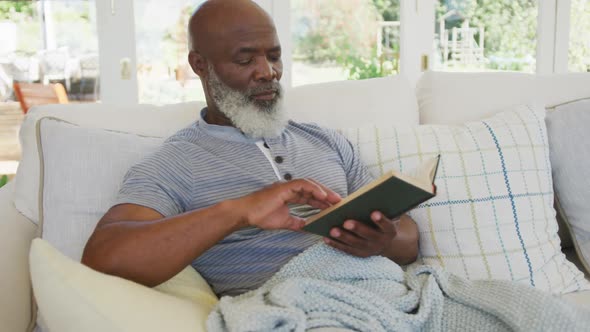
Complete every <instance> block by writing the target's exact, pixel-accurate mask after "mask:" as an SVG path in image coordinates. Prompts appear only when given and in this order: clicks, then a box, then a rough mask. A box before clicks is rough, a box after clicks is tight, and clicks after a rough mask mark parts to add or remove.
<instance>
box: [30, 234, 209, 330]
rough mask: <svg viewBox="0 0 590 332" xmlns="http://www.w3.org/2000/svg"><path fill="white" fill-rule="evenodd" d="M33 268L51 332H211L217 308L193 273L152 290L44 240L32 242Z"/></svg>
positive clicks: (180, 276) (44, 315)
mask: <svg viewBox="0 0 590 332" xmlns="http://www.w3.org/2000/svg"><path fill="white" fill-rule="evenodd" d="M29 263H30V269H31V279H32V282H33V290H34V293H35V297H36V300H37V303H38V306H39V309H40V312H41V315H42V316H43V323H44V325H45V326H44V329H46V330H48V331H62V332H68V331H72V332H74V331H75V332H78V331H88V332H91V331H97V332H98V331H101V332H102V331H146V332H147V331H187V332H188V331H191V332H193V331H206V328H205V321H206V319H207V315H208V314H209V312H210V311H211V309H212V308H213V306H214V305H215V304H216V303H217V298H216V297H215V295H213V294H212V293H211V292H210V290H209V289H208V287H207V283H206V282H205V281H204V280H203V279H201V278H200V277H199V276H198V275H193V274H194V270H192V268H190V267H188V268H187V269H185V270H184V271H182V272H181V273H180V274H179V275H177V276H176V277H175V278H172V279H171V280H169V281H168V282H166V283H164V284H162V285H160V286H158V287H156V288H154V289H151V288H148V287H145V286H142V285H139V284H136V283H133V282H131V281H128V280H125V279H121V278H117V277H113V276H109V275H106V274H102V273H99V272H96V271H94V270H91V269H90V268H88V267H86V266H84V265H82V264H80V263H78V262H75V261H73V260H71V259H69V258H67V257H65V256H64V255H62V254H61V253H60V252H59V251H58V250H56V249H55V248H53V247H52V246H51V245H50V244H49V243H47V242H46V241H43V240H41V239H36V240H34V241H33V244H32V246H31V251H30V259H29ZM191 273H193V274H191ZM177 294H183V296H178V295H177ZM130 309H131V310H130Z"/></svg>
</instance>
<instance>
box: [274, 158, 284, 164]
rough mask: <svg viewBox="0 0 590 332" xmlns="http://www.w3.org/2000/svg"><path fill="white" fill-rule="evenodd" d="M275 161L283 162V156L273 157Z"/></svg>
mask: <svg viewBox="0 0 590 332" xmlns="http://www.w3.org/2000/svg"><path fill="white" fill-rule="evenodd" d="M275 161H276V162H277V164H281V163H282V162H283V157H281V156H276V157H275Z"/></svg>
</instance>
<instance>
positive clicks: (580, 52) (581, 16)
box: [569, 0, 590, 72]
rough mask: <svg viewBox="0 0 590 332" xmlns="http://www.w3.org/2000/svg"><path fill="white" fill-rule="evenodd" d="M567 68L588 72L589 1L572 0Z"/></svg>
mask: <svg viewBox="0 0 590 332" xmlns="http://www.w3.org/2000/svg"><path fill="white" fill-rule="evenodd" d="M570 29H571V30H570V48H569V69H570V70H572V71H585V72H590V1H587V0H572V16H571V27H570Z"/></svg>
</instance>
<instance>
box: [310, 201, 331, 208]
mask: <svg viewBox="0 0 590 332" xmlns="http://www.w3.org/2000/svg"><path fill="white" fill-rule="evenodd" d="M307 204H309V205H310V206H311V207H313V208H316V209H322V210H323V209H327V208H329V207H330V206H331V205H330V204H328V203H326V202H323V201H318V200H316V199H311V200H309V201H307Z"/></svg>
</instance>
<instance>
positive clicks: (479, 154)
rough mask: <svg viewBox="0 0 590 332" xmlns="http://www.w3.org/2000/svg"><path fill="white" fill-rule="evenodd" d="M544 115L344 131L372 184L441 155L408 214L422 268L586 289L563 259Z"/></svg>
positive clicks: (522, 111)
mask: <svg viewBox="0 0 590 332" xmlns="http://www.w3.org/2000/svg"><path fill="white" fill-rule="evenodd" d="M544 116H545V114H544V111H543V110H542V109H541V110H538V111H534V110H532V109H531V108H529V107H528V106H521V107H515V108H514V109H512V110H508V111H505V112H502V113H499V114H497V115H496V116H494V117H491V118H488V119H485V120H483V121H476V122H467V123H465V124H463V125H458V126H450V125H447V126H445V125H421V126H417V127H396V126H379V127H361V128H351V129H346V130H343V131H344V133H345V135H346V136H347V137H348V138H349V139H350V141H351V142H353V144H356V145H357V146H358V148H359V150H360V153H361V158H362V159H363V161H364V162H365V163H366V164H367V165H368V167H369V169H370V171H371V172H372V173H373V174H374V175H376V176H378V175H381V174H383V173H384V172H386V171H388V170H390V169H396V170H398V171H401V172H408V171H411V170H412V169H413V168H415V167H416V166H418V164H419V163H420V162H421V161H422V160H423V159H427V158H430V157H433V156H436V155H438V154H440V155H441V164H440V166H439V169H438V173H437V180H436V185H437V188H438V194H437V196H436V197H435V198H433V199H432V200H430V201H428V202H426V203H423V204H421V205H420V206H418V207H417V208H416V209H415V210H413V211H412V212H411V213H410V215H411V216H412V217H413V219H414V220H415V221H416V222H417V224H418V227H419V230H420V255H421V262H424V263H427V264H434V265H439V266H442V267H444V268H445V269H447V270H448V271H450V272H451V273H455V274H457V275H460V276H462V277H465V278H467V279H505V280H515V281H519V282H522V283H525V284H529V285H531V286H535V287H537V288H539V289H543V290H546V291H550V292H553V293H567V292H572V291H577V290H581V289H588V288H590V287H589V286H590V284H589V283H588V282H587V281H586V280H585V279H584V276H583V274H582V273H581V272H580V271H579V270H578V269H577V268H576V267H575V266H574V265H573V264H571V263H570V262H568V261H567V260H566V259H565V257H564V255H563V254H562V253H561V251H560V241H559V238H558V236H557V222H556V220H555V211H554V210H553V206H552V203H553V189H552V182H551V168H550V164H549V154H548V144H547V135H546V128H545V123H544V122H543V119H544Z"/></svg>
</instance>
